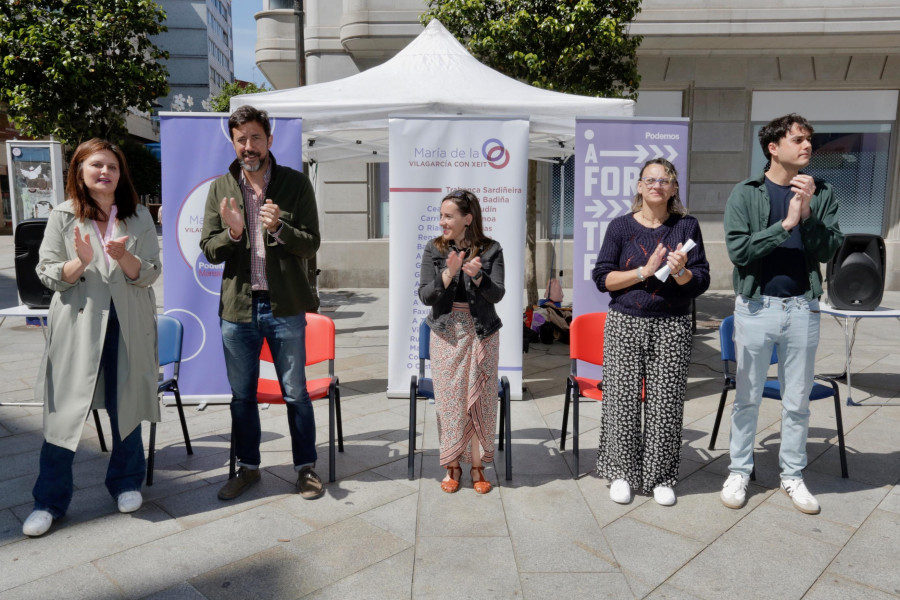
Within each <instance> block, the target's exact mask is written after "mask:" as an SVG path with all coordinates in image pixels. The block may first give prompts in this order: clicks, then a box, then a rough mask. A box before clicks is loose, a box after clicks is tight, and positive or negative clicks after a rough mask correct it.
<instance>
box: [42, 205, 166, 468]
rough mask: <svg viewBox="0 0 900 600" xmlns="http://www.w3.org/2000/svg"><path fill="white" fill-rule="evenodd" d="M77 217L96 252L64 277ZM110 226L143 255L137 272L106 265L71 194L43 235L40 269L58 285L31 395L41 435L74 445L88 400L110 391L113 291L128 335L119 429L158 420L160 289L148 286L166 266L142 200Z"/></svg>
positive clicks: (121, 367) (120, 377)
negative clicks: (105, 360) (105, 370)
mask: <svg viewBox="0 0 900 600" xmlns="http://www.w3.org/2000/svg"><path fill="white" fill-rule="evenodd" d="M76 225H77V226H79V228H80V230H81V235H84V234H85V233H88V234H90V242H91V246H93V248H94V259H93V260H92V261H91V264H89V265H88V267H87V269H85V271H84V273H83V274H82V276H81V277H80V278H79V280H78V281H76V282H75V283H66V282H65V281H63V278H62V270H63V265H65V263H66V261H68V260H71V259H73V258H75V256H76V254H75V242H74V239H75V238H74V235H75V233H74V230H75V226H76ZM113 226H114V227H115V229H114V230H113V232H112V237H113V238H116V237H119V236H123V235H127V236H128V242H127V243H126V246H127V249H128V251H129V252H131V253H132V254H133V255H134V256H135V257H137V258H138V259H140V261H141V270H140V273H139V274H138V277H137V279H129V278H128V277H126V276H125V273H124V272H123V271H122V269H121V267H119V265H118V263H116V262H115V261H110V263H109V265H108V266H107V264H106V260H105V259H104V258H103V252H104V250H103V246H102V243H101V241H100V240H98V239H97V236H96V235H95V234H94V230H93V228H92V227H91V225H90V221H87V222H81V221H78V219H77V218H76V217H75V209H74V207H73V205H72V202H71V201H67V202H64V203H63V204H60V205H59V206H57V207H56V208H55V209H53V212H51V213H50V218H49V220H48V221H47V230H46V231H45V233H44V240H43V242H41V250H40V262H38V265H37V274H38V277H39V278H40V280H41V282H42V283H43V284H44V285H46V286H47V287H48V288H50V289H51V290H53V291H54V292H56V293H55V294H53V299H52V300H51V301H50V311H49V315H50V319H49V338H48V340H47V348H46V350H45V352H44V358H43V360H42V361H41V366H40V370H39V371H38V376H37V383H36V384H35V387H34V398H35V400H36V401H38V402H43V403H44V438H45V439H46V440H47V441H48V442H50V443H51V444H54V445H56V446H60V447H62V448H66V449H68V450H72V451H73V452H74V451H75V448H76V447H77V446H78V441H79V440H80V439H81V430H82V427H84V420H85V419H86V418H87V416H88V414H89V412H90V410H91V408H103V407H104V398H105V396H106V391H105V389H104V381H103V378H102V377H98V371H99V367H100V356H101V353H102V351H103V340H104V338H105V336H106V321H107V317H108V316H109V301H110V299H112V300H113V301H114V302H115V304H116V313H118V318H119V326H120V327H121V336H122V340H123V341H124V343H120V344H119V355H118V357H117V379H116V386H117V390H116V398H117V402H118V404H117V406H118V411H119V435H120V436H121V437H123V438H124V437H126V436H127V435H128V434H129V433H131V432H132V431H134V429H135V428H136V427H137V426H138V425H140V423H141V421H159V400H158V398H157V396H156V384H157V381H156V379H157V375H158V374H159V359H158V357H157V351H156V343H157V341H156V297H155V296H154V294H153V288H152V287H150V286H151V285H152V284H153V282H154V281H156V279H157V278H158V277H159V274H160V272H161V271H162V264H161V263H160V260H159V241H158V238H157V236H156V226H155V224H154V223H153V219H152V218H151V217H150V212H149V211H148V210H147V208H146V207H144V206H138V207H137V212H135V214H134V216H131V217H128V218H127V219H125V220H124V221H116V222H115V224H114V225H113Z"/></svg>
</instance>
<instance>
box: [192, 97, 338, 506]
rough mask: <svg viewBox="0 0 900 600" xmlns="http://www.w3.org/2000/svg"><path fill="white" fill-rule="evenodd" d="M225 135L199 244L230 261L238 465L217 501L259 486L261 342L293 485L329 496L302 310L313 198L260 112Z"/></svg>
mask: <svg viewBox="0 0 900 600" xmlns="http://www.w3.org/2000/svg"><path fill="white" fill-rule="evenodd" d="M228 130H229V132H230V134H231V141H232V143H233V144H234V150H235V153H236V154H237V160H235V161H234V162H233V163H232V164H231V166H230V167H229V169H228V173H226V174H225V175H223V176H221V177H219V178H218V179H216V180H215V181H214V182H213V183H212V186H211V187H210V190H209V195H208V196H207V200H206V211H205V214H204V217H203V234H202V237H201V239H200V247H201V249H202V250H203V254H204V255H205V256H206V258H207V259H208V260H209V261H210V262H212V263H216V264H218V263H223V262H224V263H225V268H224V271H223V275H222V293H221V296H220V298H219V317H221V327H222V342H223V346H224V348H225V368H226V371H227V372H228V382H229V384H230V385H231V393H232V398H231V418H232V432H233V435H234V442H233V443H234V448H235V454H236V456H237V464H238V466H239V467H240V469H239V470H238V474H237V477H234V478H233V479H230V480H228V482H227V483H226V484H225V485H224V486H223V487H222V489H221V490H219V498H221V499H222V500H231V499H232V498H236V497H238V496H239V495H241V494H242V493H243V492H244V491H245V490H246V489H247V488H249V487H250V486H251V485H253V484H254V483H256V482H258V481H259V477H260V476H259V465H260V462H261V461H260V452H259V445H260V437H261V433H260V423H259V410H258V408H257V402H256V385H257V380H258V378H259V353H260V349H261V347H262V342H263V339H264V338H265V340H266V341H267V342H268V344H269V348H270V349H271V350H272V357H273V359H274V364H275V370H276V372H277V373H278V380H279V382H280V383H281V387H282V389H283V390H284V399H285V401H286V402H287V412H288V426H289V429H290V433H291V449H292V452H293V459H294V469H295V470H296V471H297V473H298V478H297V489H298V491H299V492H300V494H301V495H302V496H303V497H304V498H307V499H312V498H318V497H320V496H321V495H322V494H323V493H324V491H325V490H324V486H323V484H322V480H321V479H320V478H319V476H318V475H317V474H316V472H315V471H314V470H313V468H314V467H315V464H316V458H317V454H316V424H315V418H314V416H313V409H312V402H311V401H310V399H309V394H308V393H307V391H306V373H305V364H306V339H305V338H306V312H307V311H311V310H315V309H316V302H315V298H314V295H313V293H312V290H311V289H310V286H309V283H308V281H307V278H306V263H305V259H308V258H312V257H313V256H315V253H316V250H317V249H318V248H319V242H320V238H319V221H318V213H317V209H316V198H315V193H314V192H313V188H312V185H311V184H310V182H309V179H307V177H306V176H305V175H304V174H303V173H300V172H298V171H295V170H293V169H290V168H288V167H282V166H279V165H278V164H276V162H275V157H274V156H272V154H271V153H270V152H269V149H270V148H271V147H272V132H271V131H272V130H271V126H270V124H269V118H268V115H267V114H266V113H265V112H264V111H260V110H257V109H255V108H253V107H251V106H242V107H240V108H239V109H237V110H236V111H234V113H233V114H232V115H231V117H230V118H229V120H228Z"/></svg>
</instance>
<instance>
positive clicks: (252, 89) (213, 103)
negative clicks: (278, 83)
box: [204, 81, 269, 112]
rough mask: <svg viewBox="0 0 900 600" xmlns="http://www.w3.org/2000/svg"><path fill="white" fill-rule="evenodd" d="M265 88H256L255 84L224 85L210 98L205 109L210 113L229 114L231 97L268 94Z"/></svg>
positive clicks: (235, 83) (237, 83)
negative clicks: (258, 93) (260, 93)
mask: <svg viewBox="0 0 900 600" xmlns="http://www.w3.org/2000/svg"><path fill="white" fill-rule="evenodd" d="M268 91H269V90H267V89H266V86H264V85H263V86H258V85H256V84H255V83H241V82H237V81H234V82H232V83H226V84H225V85H224V86H222V89H221V91H219V93H218V94H216V95H215V96H212V97H210V99H209V107H208V108H207V107H205V106H204V108H206V109H207V110H209V111H212V112H231V97H232V96H240V95H241V94H255V93H257V92H268Z"/></svg>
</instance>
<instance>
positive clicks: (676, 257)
mask: <svg viewBox="0 0 900 600" xmlns="http://www.w3.org/2000/svg"><path fill="white" fill-rule="evenodd" d="M681 246H682V244H678V247H677V248H675V250H673V251H672V252H669V256H668V257H666V264H667V265H669V270H670V271H671V272H672V273H676V274H677V273H679V272H680V271H681V270H682V269H683V268H684V267H685V265H686V264H687V253H686V252H682V251H681Z"/></svg>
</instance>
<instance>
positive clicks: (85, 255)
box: [75, 225, 94, 267]
mask: <svg viewBox="0 0 900 600" xmlns="http://www.w3.org/2000/svg"><path fill="white" fill-rule="evenodd" d="M75 255H76V256H78V260H80V261H81V264H82V265H83V266H85V267H86V266H88V265H89V264H90V263H91V261H92V260H94V248H93V247H92V246H91V237H90V234H88V233H85V234H84V239H82V238H81V230H80V229H78V225H76V226H75Z"/></svg>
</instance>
